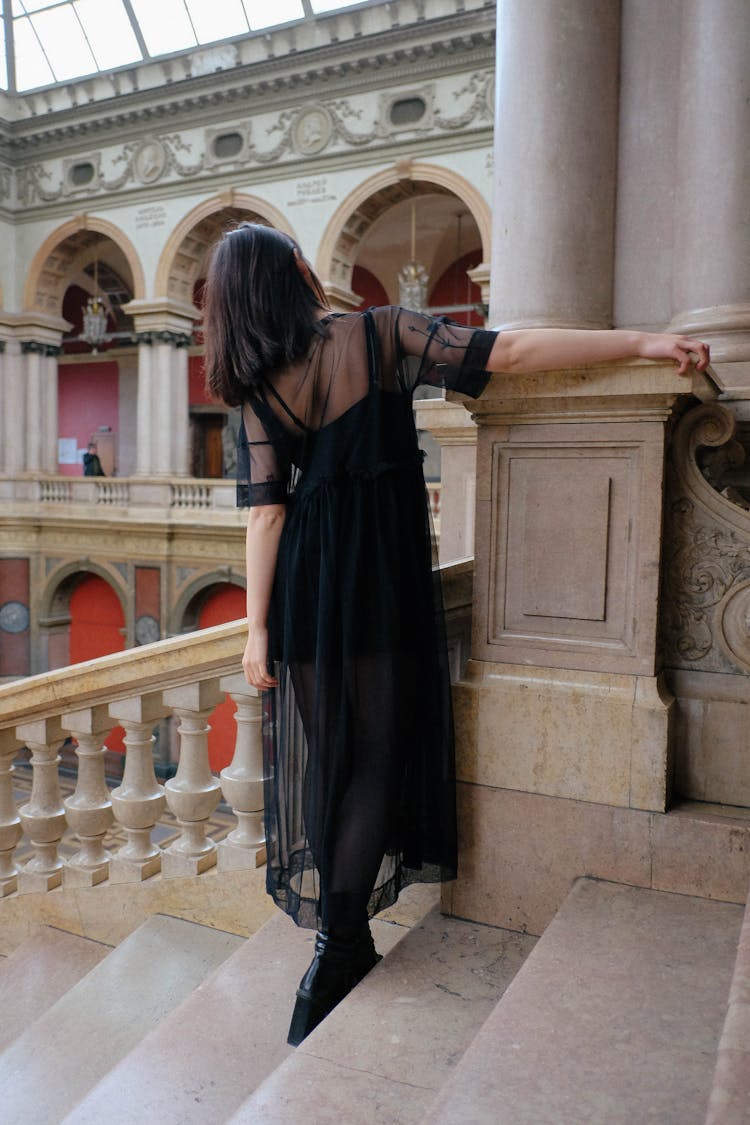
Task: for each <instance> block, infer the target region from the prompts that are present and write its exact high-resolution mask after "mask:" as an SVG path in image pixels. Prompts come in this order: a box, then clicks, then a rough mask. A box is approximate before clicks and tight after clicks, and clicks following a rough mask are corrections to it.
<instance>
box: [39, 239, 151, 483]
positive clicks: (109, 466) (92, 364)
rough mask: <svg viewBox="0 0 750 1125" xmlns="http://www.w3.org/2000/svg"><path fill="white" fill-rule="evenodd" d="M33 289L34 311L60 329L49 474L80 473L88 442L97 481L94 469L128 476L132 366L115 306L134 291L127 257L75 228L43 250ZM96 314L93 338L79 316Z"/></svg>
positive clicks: (112, 242)
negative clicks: (54, 459)
mask: <svg viewBox="0 0 750 1125" xmlns="http://www.w3.org/2000/svg"><path fill="white" fill-rule="evenodd" d="M107 226H108V228H109V224H108V225H107ZM112 230H114V228H112ZM61 233H62V232H61ZM30 285H31V279H30ZM34 285H35V288H34V293H33V301H34V304H35V306H36V307H39V308H43V309H44V310H45V311H47V312H54V314H55V315H57V316H60V315H61V316H62V318H63V319H64V320H65V321H66V322H67V325H68V327H67V329H66V330H65V331H64V333H63V338H62V349H63V352H62V355H61V357H60V361H59V363H58V388H57V402H58V450H59V452H58V466H57V471H58V472H59V473H60V474H61V475H63V476H81V475H83V474H84V472H85V461H84V453H86V451H87V448H88V446H89V443H91V442H93V443H95V444H96V446H97V449H96V454H97V456H98V458H99V465H97V466H96V467H97V475H98V471H99V469H101V471H102V472H103V473H104V475H106V476H115V475H120V476H123V475H129V474H130V473H131V472H132V471H133V470H134V467H135V438H134V435H135V416H136V395H137V363H136V356H135V342H134V339H133V324H132V319H131V317H129V316H128V315H127V314H126V313H124V312H123V306H124V305H126V304H127V303H128V302H129V301H131V300H132V299H133V298H134V296H135V293H136V289H137V277H136V275H135V274H134V268H133V253H132V251H129V249H128V248H127V247H126V246H125V245H122V244H121V243H120V241H117V239H116V236H115V234H113V233H108V232H106V231H102V230H99V229H92V228H91V227H90V226H88V225H87V226H82V225H78V226H76V227H75V229H73V230H70V231H69V232H68V233H66V234H64V237H62V239H61V241H59V242H58V243H56V244H55V245H54V246H47V248H46V257H45V258H44V260H43V261H40V262H39V263H38V264H37V273H36V280H35V282H34ZM92 306H93V308H92ZM98 310H101V314H100V320H101V326H100V330H99V333H98V334H97V333H96V332H94V331H93V328H92V324H91V323H90V322H88V323H87V320H86V318H87V314H89V313H90V312H92V311H98ZM87 460H88V459H87Z"/></svg>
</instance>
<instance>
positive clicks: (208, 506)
mask: <svg viewBox="0 0 750 1125" xmlns="http://www.w3.org/2000/svg"><path fill="white" fill-rule="evenodd" d="M440 487H441V486H440V481H431V482H429V483H428V485H427V494H428V497H429V502H430V509H431V511H432V517H433V522H434V523H435V526H436V529H437V527H438V524H439V519H440ZM0 499H5V500H12V501H13V502H15V503H20V504H53V505H60V506H63V505H64V506H65V507H66V508H67V509H69V508H70V507H71V505H73V506H75V505H81V506H82V507H90V506H91V505H96V506H97V507H99V508H100V509H101V508H102V507H108V508H118V507H119V508H133V509H144V508H145V509H149V508H159V509H162V510H164V509H166V510H167V511H169V510H172V511H177V510H181V509H190V510H191V511H196V510H200V511H203V512H218V511H220V512H232V511H236V496H235V483H234V480H232V479H229V478H205V479H203V478H199V477H141V476H138V477H64V476H55V475H52V474H40V475H37V476H35V477H34V478H33V479H32V478H30V477H17V478H14V477H2V476H0Z"/></svg>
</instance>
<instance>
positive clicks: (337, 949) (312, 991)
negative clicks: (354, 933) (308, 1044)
mask: <svg viewBox="0 0 750 1125" xmlns="http://www.w3.org/2000/svg"><path fill="white" fill-rule="evenodd" d="M380 959H381V958H380V955H379V954H378V953H376V951H375V944H374V942H373V940H372V935H371V934H370V928H369V926H367V927H366V930H365V931H363V933H362V934H361V935H360V936H359V937H356V938H332V937H331V936H330V934H328V933H327V932H326V931H324V930H321V931H320V932H319V933H318V934H317V935H316V937H315V956H314V957H313V959H312V962H311V964H310V967H309V968H308V970H307V972H306V973H305V975H304V976H303V978H302V980H301V981H300V986H299V988H298V989H297V1000H296V1003H295V1005H294V1012H293V1013H292V1022H291V1025H290V1027H289V1034H288V1036H287V1043H289V1044H290V1045H291V1046H292V1047H298V1046H299V1044H300V1043H301V1042H302V1040H303V1039H306V1038H307V1036H308V1035H309V1034H310V1032H311V1031H312V1030H313V1029H314V1028H316V1027H317V1026H318V1024H319V1023H320V1022H321V1020H323V1019H325V1017H326V1016H327V1015H328V1013H329V1012H332V1011H333V1009H334V1008H335V1007H336V1005H337V1004H338V1003H339V1002H340V1001H341V1000H343V999H344V997H345V996H346V995H347V994H348V993H349V992H351V990H352V989H353V988H354V986H355V985H357V984H359V982H360V981H361V980H362V978H363V977H365V976H366V975H367V973H369V971H370V969H371V968H372V967H373V966H374V965H376V964H377V963H378V961H380Z"/></svg>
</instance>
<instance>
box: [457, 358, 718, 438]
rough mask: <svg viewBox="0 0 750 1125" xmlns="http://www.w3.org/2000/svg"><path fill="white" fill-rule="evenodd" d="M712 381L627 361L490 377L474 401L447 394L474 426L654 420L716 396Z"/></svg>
mask: <svg viewBox="0 0 750 1125" xmlns="http://www.w3.org/2000/svg"><path fill="white" fill-rule="evenodd" d="M718 394H719V388H718V387H717V386H716V385H715V384H714V383H713V381H712V380H710V379H709V378H707V377H706V376H704V375H701V374H699V373H698V372H697V371H695V370H693V371H692V372H691V374H690V375H689V376H682V375H678V374H677V368H676V367H675V365H674V364H672V363H656V362H652V361H649V360H627V361H618V362H617V363H608V364H602V365H598V366H591V367H576V368H568V369H565V370H560V371H542V372H535V373H534V374H527V375H505V374H495V375H493V376H492V379H491V380H490V382H489V384H488V386H487V388H486V390H485V391H484V392H483V393H482V395H481V396H480V397H479V398H478V399H467V398H466V397H465V396H463V395H460V394H458V393H456V392H454V391H449V392H448V399H449V401H450V402H463V403H464V405H465V406H466V408H467V409H469V410H470V411H471V413H472V417H473V418H474V419H475V421H476V422H477V424H478V425H479V426H486V425H498V424H503V423H507V422H510V421H513V422H515V423H518V422H523V421H529V422H537V423H538V422H540V421H543V420H548V421H553V420H557V421H587V420H590V419H596V420H597V421H602V420H606V419H607V417H611V418H612V419H618V420H622V419H624V418H628V419H632V420H639V419H640V420H654V419H663V418H667V417H668V416H669V415H670V414H671V412H672V410H673V408H674V405H675V403H676V402H677V400H678V399H680V398H683V397H684V396H686V395H694V396H695V397H696V398H699V399H700V400H701V401H702V402H711V401H713V400H715V399H716V398H717V397H718Z"/></svg>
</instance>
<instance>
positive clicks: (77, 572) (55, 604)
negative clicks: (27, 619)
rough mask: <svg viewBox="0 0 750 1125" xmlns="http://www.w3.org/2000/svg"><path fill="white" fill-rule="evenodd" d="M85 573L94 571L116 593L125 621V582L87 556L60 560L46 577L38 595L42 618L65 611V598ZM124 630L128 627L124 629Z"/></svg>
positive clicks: (50, 617)
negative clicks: (60, 562)
mask: <svg viewBox="0 0 750 1125" xmlns="http://www.w3.org/2000/svg"><path fill="white" fill-rule="evenodd" d="M87 574H94V575H96V576H97V577H98V578H103V579H104V581H105V582H107V583H108V584H109V585H110V586H111V587H112V589H113V590H114V591H115V593H116V594H117V596H118V598H119V599H120V605H121V606H122V612H123V614H124V615H125V621H126V623H127V622H128V609H129V606H128V594H129V590H128V585H127V583H126V581H125V579H124V578H123V577H122V575H121V574H120V573H119V571H117V570H115V568H114V567H109V566H106V565H105V564H103V563H98V562H93V561H92V560H90V559H76V560H75V561H74V562H68V563H63V564H62V565H61V566H58V567H57V568H56V569H55V570H53V571H52V573H51V574H50V575H49V577H48V578H47V582H46V584H45V587H44V590H43V591H42V596H41V598H40V599H39V616H40V618H41V619H42V620H45V619H46V620H50V619H52V618H55V619H59V618H60V617H61V616H63V615H64V614H65V612H66V611H67V608H68V606H67V601H64V600H62V599H65V598H67V595H68V594H69V593H70V592H71V590H72V589H73V587H74V586H75V585H76V582H75V579H77V578H83V577H85V576H86V575H87ZM128 632H130V630H129V629H128ZM128 647H129V646H128Z"/></svg>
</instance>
